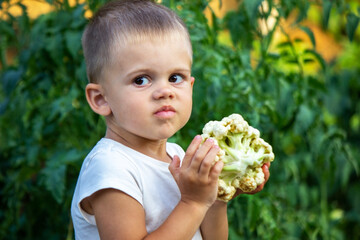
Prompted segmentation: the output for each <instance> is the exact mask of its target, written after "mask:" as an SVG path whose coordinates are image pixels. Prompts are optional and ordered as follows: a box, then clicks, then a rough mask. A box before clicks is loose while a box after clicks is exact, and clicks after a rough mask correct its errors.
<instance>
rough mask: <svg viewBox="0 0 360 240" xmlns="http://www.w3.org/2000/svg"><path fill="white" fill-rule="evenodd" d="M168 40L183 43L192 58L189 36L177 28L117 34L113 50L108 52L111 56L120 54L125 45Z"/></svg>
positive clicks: (158, 42) (160, 42) (125, 47)
mask: <svg viewBox="0 0 360 240" xmlns="http://www.w3.org/2000/svg"><path fill="white" fill-rule="evenodd" d="M168 41H171V42H177V43H179V44H181V45H184V47H185V48H187V50H188V51H189V55H190V57H191V58H192V46H191V42H190V39H189V37H188V36H187V35H186V34H185V33H182V32H180V31H177V30H172V31H169V32H167V33H148V34H127V35H126V36H124V35H122V36H118V37H117V38H116V39H114V41H113V43H112V49H113V51H110V54H113V57H116V55H118V54H121V52H122V50H123V49H127V46H129V45H137V44H139V45H141V44H142V43H147V42H150V43H153V44H162V43H164V42H168Z"/></svg>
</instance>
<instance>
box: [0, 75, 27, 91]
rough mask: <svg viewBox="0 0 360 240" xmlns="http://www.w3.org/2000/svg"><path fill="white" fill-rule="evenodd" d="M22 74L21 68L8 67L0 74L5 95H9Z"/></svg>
mask: <svg viewBox="0 0 360 240" xmlns="http://www.w3.org/2000/svg"><path fill="white" fill-rule="evenodd" d="M22 74H23V70H22V69H21V68H19V69H10V70H8V71H5V72H4V73H3V74H2V76H1V83H2V86H3V89H4V92H5V94H6V95H7V96H9V95H10V94H11V93H12V92H13V90H14V89H15V87H16V85H17V84H18V82H19V81H20V79H21V76H22Z"/></svg>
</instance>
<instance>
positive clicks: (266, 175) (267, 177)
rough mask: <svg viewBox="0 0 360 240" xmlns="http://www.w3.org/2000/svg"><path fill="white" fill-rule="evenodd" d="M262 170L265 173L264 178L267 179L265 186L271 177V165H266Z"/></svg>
mask: <svg viewBox="0 0 360 240" xmlns="http://www.w3.org/2000/svg"><path fill="white" fill-rule="evenodd" d="M261 168H262V170H263V172H264V178H265V181H264V184H265V183H266V182H267V181H268V180H269V177H270V171H269V165H267V164H264V165H263V166H262V167H261Z"/></svg>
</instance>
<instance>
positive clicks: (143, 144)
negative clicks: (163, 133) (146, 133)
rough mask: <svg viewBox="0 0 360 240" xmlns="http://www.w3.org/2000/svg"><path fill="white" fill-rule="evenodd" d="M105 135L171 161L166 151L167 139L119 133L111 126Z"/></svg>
mask: <svg viewBox="0 0 360 240" xmlns="http://www.w3.org/2000/svg"><path fill="white" fill-rule="evenodd" d="M105 137H106V138H109V139H112V140H114V141H117V142H119V143H121V144H123V145H125V146H127V147H129V148H132V149H134V150H135V151H138V152H140V153H142V154H145V155H147V156H149V157H151V158H154V159H157V160H159V161H163V162H171V160H172V159H171V157H170V156H169V155H168V154H167V152H166V142H167V139H161V140H151V139H146V138H143V137H140V136H134V135H131V134H119V133H117V132H116V131H113V130H112V129H111V128H109V127H108V128H107V129H106V134H105Z"/></svg>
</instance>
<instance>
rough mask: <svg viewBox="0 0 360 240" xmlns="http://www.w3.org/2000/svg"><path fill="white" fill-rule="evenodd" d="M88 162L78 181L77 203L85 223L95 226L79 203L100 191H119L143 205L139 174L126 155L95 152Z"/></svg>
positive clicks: (92, 219)
mask: <svg viewBox="0 0 360 240" xmlns="http://www.w3.org/2000/svg"><path fill="white" fill-rule="evenodd" d="M88 160H89V161H88V162H86V163H85V164H86V165H85V169H84V170H83V172H82V174H81V176H80V179H79V181H80V184H79V200H78V202H77V205H78V207H79V209H80V212H81V214H82V215H83V217H84V218H85V219H86V221H88V222H89V223H91V224H95V218H94V216H93V215H89V214H87V213H86V212H85V211H84V210H83V209H82V208H81V206H80V202H81V201H82V200H83V199H84V198H86V197H89V196H91V195H92V194H93V193H95V192H97V191H99V190H102V189H107V188H113V189H117V190H120V191H122V192H124V193H126V194H127V195H129V196H131V197H132V198H134V199H135V200H136V201H138V202H139V203H140V204H141V205H143V200H142V191H141V186H140V184H139V177H140V176H139V172H138V170H137V168H136V165H135V164H134V163H133V162H132V160H131V159H130V158H129V157H128V156H127V155H126V154H121V153H118V152H115V153H114V152H110V153H108V152H97V153H96V154H95V155H93V156H91V157H90V158H89V159H88Z"/></svg>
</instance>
